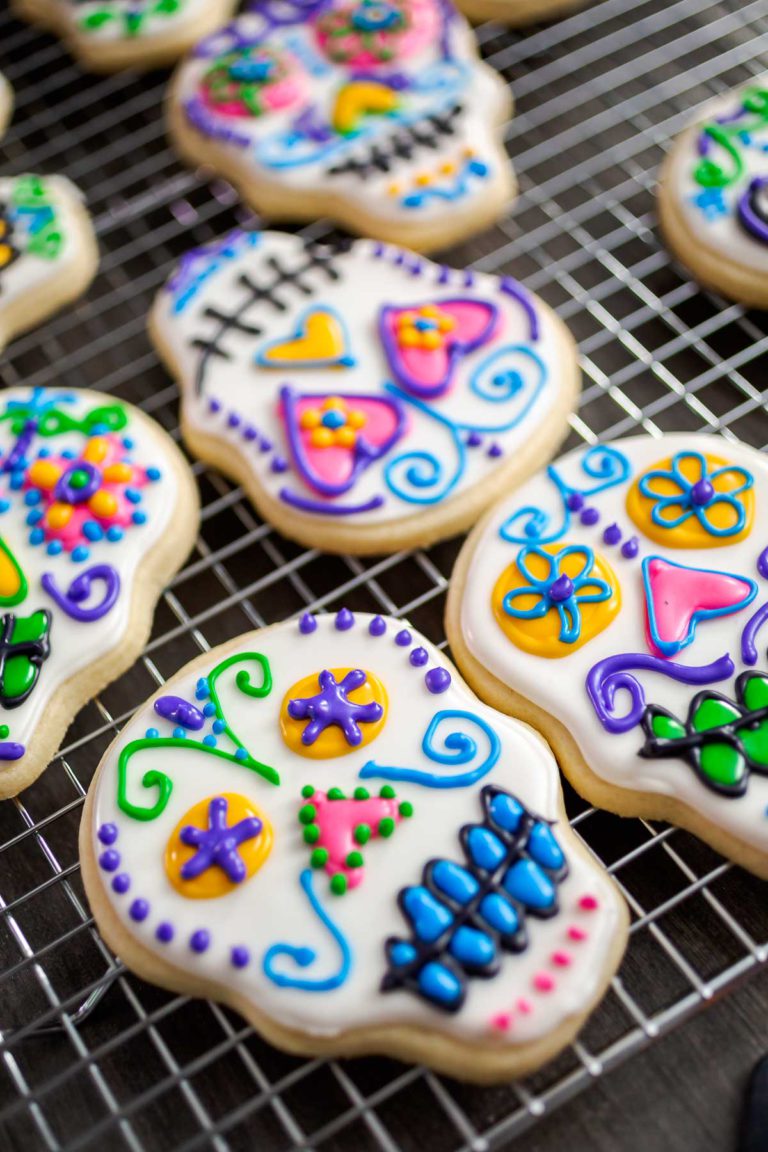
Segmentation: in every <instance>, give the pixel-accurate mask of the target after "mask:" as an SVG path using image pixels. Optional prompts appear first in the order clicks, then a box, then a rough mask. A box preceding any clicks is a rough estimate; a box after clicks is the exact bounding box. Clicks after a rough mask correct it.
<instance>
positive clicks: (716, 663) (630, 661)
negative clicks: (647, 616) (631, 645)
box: [586, 652, 734, 734]
mask: <svg viewBox="0 0 768 1152" xmlns="http://www.w3.org/2000/svg"><path fill="white" fill-rule="evenodd" d="M630 670H635V671H647V672H658V673H659V675H661V676H669V677H670V679H672V680H677V681H679V682H680V683H681V684H713V683H714V682H715V681H717V680H727V679H728V677H729V676H732V675H733V671H734V663H733V660H731V658H730V656H729V655H728V653H727V652H726V653H725V655H724V656H721V657H720V658H719V659H718V660H713V661H712V663H711V664H702V665H701V666H700V667H698V668H693V667H690V666H689V665H686V664H674V663H673V662H672V661H671V660H662V659H661V658H660V657H658V656H648V655H647V654H646V653H644V652H625V653H621V654H619V655H616V656H608V657H606V659H605V660H599V661H598V662H597V664H594V665H593V666H592V667H591V668H590V670H589V672H588V673H587V680H586V688H587V695H588V696H589V699H590V700H591V702H592V707H593V708H594V710H595V713H596V714H597V718H598V720H599V721H600V723H601V724H602V726H603V728H605V730H606V732H611V733H614V734H615V733H618V732H628V731H629V730H630V728H634V727H635V725H636V724H639V723H640V721H641V720H642V718H643V712H644V710H645V693H644V692H643V687H642V685H641V684H640V682H639V680H637V679H636V677H634V676H632V675H630ZM622 688H625V689H626V690H627V692H628V693H629V696H630V699H631V701H632V706H631V708H630V710H629V712H627V714H626V715H625V716H616V715H615V713H614V710H613V709H614V703H615V700H616V693H617V692H618V691H619V690H620V689H622Z"/></svg>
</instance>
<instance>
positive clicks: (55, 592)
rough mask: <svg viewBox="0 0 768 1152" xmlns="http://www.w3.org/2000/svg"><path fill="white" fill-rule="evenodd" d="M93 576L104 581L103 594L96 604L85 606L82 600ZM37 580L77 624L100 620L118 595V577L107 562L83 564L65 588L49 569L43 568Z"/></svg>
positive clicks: (91, 582) (87, 595)
mask: <svg viewBox="0 0 768 1152" xmlns="http://www.w3.org/2000/svg"><path fill="white" fill-rule="evenodd" d="M94 580H103V581H104V585H105V587H104V595H103V597H102V599H101V600H100V601H99V603H98V604H93V605H92V606H91V607H90V608H86V607H84V606H82V602H83V601H84V600H87V599H88V598H89V596H90V594H91V586H92V584H93V582H94ZM40 583H41V584H42V586H43V588H44V589H45V591H46V592H47V593H48V595H49V596H50V597H51V599H52V600H53V601H55V603H56V605H57V606H58V607H59V608H61V610H62V612H66V614H67V616H70V617H71V618H72V619H73V620H77V621H78V622H79V623H81V624H92V623H93V622H94V621H95V620H101V618H102V616H106V614H107V612H109V611H110V609H111V608H113V607H114V605H115V603H116V601H117V598H118V596H119V595H120V577H119V575H118V573H117V570H116V569H115V568H113V567H112V565H111V564H93V565H92V566H91V567H90V568H86V569H85V571H84V572H81V573H80V575H79V576H76V577H75V579H74V580H73V581H72V583H71V584H70V586H69V588H67V590H66V592H62V591H61V589H60V588H59V587H58V585H57V584H56V581H55V579H54V576H53V573H52V572H44V573H43V575H42V577H41V580H40Z"/></svg>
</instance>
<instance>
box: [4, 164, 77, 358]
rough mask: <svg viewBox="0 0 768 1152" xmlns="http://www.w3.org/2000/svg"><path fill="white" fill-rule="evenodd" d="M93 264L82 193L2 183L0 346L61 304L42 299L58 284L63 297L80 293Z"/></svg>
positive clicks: (68, 187) (20, 179) (64, 183)
mask: <svg viewBox="0 0 768 1152" xmlns="http://www.w3.org/2000/svg"><path fill="white" fill-rule="evenodd" d="M96 259H97V257H96V250H95V243H94V240H93V235H92V230H91V226H90V223H89V221H88V217H87V215H86V213H85V210H84V208H83V206H82V203H81V197H80V193H79V191H78V190H77V188H75V186H74V185H73V184H71V183H70V182H69V180H66V179H65V178H64V177H62V176H46V177H42V176H15V177H5V178H2V179H0V346H2V344H3V343H4V341H5V340H6V339H8V338H9V337H11V336H13V335H15V334H16V333H17V332H20V331H23V330H24V329H26V328H28V327H30V326H31V325H32V324H35V323H38V322H39V321H40V320H42V319H45V318H46V317H47V316H48V315H50V314H51V313H52V312H54V311H55V310H56V308H57V307H58V306H59V304H60V301H58V302H53V303H49V302H48V300H47V299H46V297H47V293H48V292H49V291H50V290H51V289H52V287H53V283H54V282H56V283H58V282H59V280H60V278H62V279H63V280H64V282H65V284H66V285H67V286H68V287H67V290H66V292H65V293H63V295H65V296H66V297H74V296H77V295H78V294H79V293H80V292H81V291H84V290H85V288H86V287H87V286H88V284H89V283H90V281H91V279H92V277H93V275H94V273H95V271H96ZM57 292H58V295H60V296H61V295H62V291H61V289H58V290H57ZM6 312H7V313H8V317H9V318H8V319H7V318H6V316H5V315H4V313H6ZM19 313H20V314H21V319H19V315H18V314H19Z"/></svg>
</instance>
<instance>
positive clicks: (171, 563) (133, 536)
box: [0, 388, 197, 798]
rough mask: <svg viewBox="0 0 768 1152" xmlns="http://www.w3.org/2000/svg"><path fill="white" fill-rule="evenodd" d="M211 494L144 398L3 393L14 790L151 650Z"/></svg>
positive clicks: (1, 669) (3, 675) (4, 573)
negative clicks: (160, 605)
mask: <svg viewBox="0 0 768 1152" xmlns="http://www.w3.org/2000/svg"><path fill="white" fill-rule="evenodd" d="M196 523H197V493H196V490H195V487H194V483H193V480H192V475H191V472H190V471H189V469H188V467H187V466H186V464H185V463H184V460H183V458H182V456H181V453H180V452H179V450H178V449H177V448H176V446H175V445H174V443H173V441H172V440H171V439H170V437H169V436H167V435H166V433H165V432H163V431H162V430H161V429H160V428H159V427H158V426H157V425H156V424H155V423H154V422H153V421H152V420H150V419H149V418H148V417H147V416H144V415H143V413H141V412H139V411H138V409H135V408H133V407H131V406H130V405H128V404H123V403H121V402H118V401H115V400H114V399H112V398H111V397H108V396H102V395H100V394H99V393H97V392H86V391H72V390H66V391H65V390H63V389H55V390H54V389H51V390H48V389H43V388H35V389H20V388H19V389H17V388H14V389H4V390H3V392H2V394H1V395H0V797H2V798H4V797H7V796H15V795H16V794H17V793H18V792H20V791H21V790H22V788H25V787H26V786H27V785H29V784H31V783H32V781H33V780H35V779H36V777H37V776H38V775H39V774H40V772H41V771H42V770H43V768H45V766H46V764H47V763H48V761H49V760H50V759H51V757H52V756H53V754H54V753H55V751H56V749H57V748H58V747H59V744H60V742H61V738H62V736H63V735H64V732H65V731H66V729H67V727H68V725H69V724H70V722H71V720H72V718H73V716H74V714H75V712H76V711H77V709H78V708H80V707H81V705H82V704H84V703H85V702H86V701H87V700H90V699H91V697H92V696H94V695H96V693H97V692H99V691H100V690H101V689H102V688H103V687H104V686H105V685H106V684H108V683H109V682H110V681H111V680H114V679H115V678H116V677H117V676H118V675H119V674H120V673H121V672H123V671H124V670H125V669H126V668H129V667H130V665H131V664H132V663H133V661H134V659H135V658H136V656H137V655H138V653H139V652H140V650H141V648H142V646H143V644H144V642H145V640H146V638H147V635H148V633H149V628H150V624H151V620H152V614H153V611H154V606H155V601H156V600H157V597H158V595H159V593H160V589H161V588H162V586H163V584H164V582H165V581H166V580H167V579H168V578H169V577H170V576H171V575H172V574H173V573H174V572H175V571H176V570H177V569H178V568H179V566H180V564H181V562H182V561H183V559H184V557H185V556H186V554H187V552H188V551H189V549H190V548H191V546H192V542H193V540H194V536H195V529H196Z"/></svg>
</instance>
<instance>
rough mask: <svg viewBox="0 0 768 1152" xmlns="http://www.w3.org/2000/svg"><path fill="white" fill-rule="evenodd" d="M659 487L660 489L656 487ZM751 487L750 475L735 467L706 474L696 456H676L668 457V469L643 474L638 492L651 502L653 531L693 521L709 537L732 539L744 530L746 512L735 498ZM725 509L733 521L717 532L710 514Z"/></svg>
mask: <svg viewBox="0 0 768 1152" xmlns="http://www.w3.org/2000/svg"><path fill="white" fill-rule="evenodd" d="M684 465H685V471H684V470H683V467H684ZM686 473H688V474H687V475H686ZM659 483H660V484H661V489H659V488H658V487H657V485H658V484H659ZM753 484H754V480H753V478H752V476H751V475H750V473H749V472H747V470H746V468H741V467H739V465H737V464H726V465H724V466H723V467H721V468H715V469H713V470H712V471H709V469H708V466H707V461H706V460H705V458H704V456H703V455H702V454H701V453H700V452H678V453H677V454H676V455H675V456H673V457H672V462H671V467H670V468H654V469H652V470H651V471H650V472H646V474H645V475H644V476H643V477H641V479H640V481H639V484H638V488H639V490H640V492H641V493H642V494H643V496H645V497H647V498H648V499H649V500H653V501H654V506H653V509H652V511H651V520H652V521H653V523H654V524H656V525H657V527H659V528H679V527H680V525H681V524H685V523H686V521H688V520H691V519H692V518H693V517H695V518H696V519H697V520H698V522H699V524H700V525H701V527H702V528H703V529H704V530H705V531H706V532H708V533H709V534H710V536H721V537H722V536H736V535H738V533H739V532H741V531H742V529H743V528H744V525H745V524H746V522H747V511H746V508H745V507H744V503H743V501H741V500H739V496H740V495H741V493H742V492H746V491H747V490H748V489H750V488H751V487H752V485H753ZM670 487H671V489H672V490H671V491H670ZM723 488H726V489H727V490H726V491H723ZM725 506H727V507H728V508H730V509H731V510H732V512H733V514H734V517H735V520H734V523H733V524H731V525H729V526H727V527H725V528H718V527H717V525H716V524H715V523H714V522H713V520H712V511H713V510H714V509H715V508H717V507H721V508H722V507H725Z"/></svg>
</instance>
